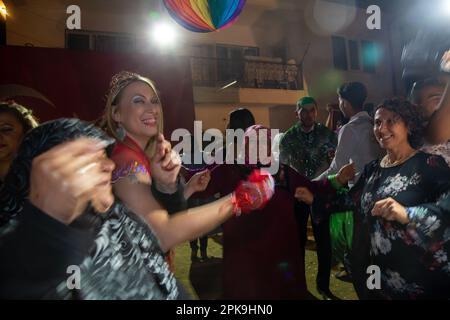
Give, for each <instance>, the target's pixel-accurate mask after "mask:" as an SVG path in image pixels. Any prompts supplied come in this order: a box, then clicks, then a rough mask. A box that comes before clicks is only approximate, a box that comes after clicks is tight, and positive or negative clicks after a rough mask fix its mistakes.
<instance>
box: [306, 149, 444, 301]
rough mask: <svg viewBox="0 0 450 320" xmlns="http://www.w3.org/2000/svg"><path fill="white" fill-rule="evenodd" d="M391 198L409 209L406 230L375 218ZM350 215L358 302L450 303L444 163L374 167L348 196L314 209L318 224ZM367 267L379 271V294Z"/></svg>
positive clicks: (425, 159)
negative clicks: (335, 216)
mask: <svg viewBox="0 0 450 320" xmlns="http://www.w3.org/2000/svg"><path fill="white" fill-rule="evenodd" d="M389 197H391V198H393V199H394V200H396V201H397V202H398V203H400V204H401V205H403V206H404V207H405V208H406V210H407V212H408V218H409V221H410V222H409V223H408V224H406V225H402V224H400V223H398V222H395V221H387V220H385V219H383V218H381V217H373V216H372V214H371V211H372V208H373V207H374V205H375V203H376V202H377V201H379V200H382V199H386V198H389ZM348 209H352V210H354V220H355V227H354V239H353V247H352V253H351V257H350V262H351V270H352V272H353V277H354V285H355V289H356V291H357V293H358V295H359V297H360V298H381V299H429V298H446V299H448V298H450V168H449V167H448V165H447V164H446V162H445V161H444V159H443V158H442V157H440V156H435V155H431V154H426V153H423V152H418V153H417V154H416V155H414V156H413V157H411V158H410V159H409V160H407V161H406V162H404V163H403V164H400V165H398V166H395V167H390V168H382V167H381V166H380V161H379V160H377V161H374V162H372V163H370V164H368V165H367V166H366V167H365V170H364V173H363V176H362V177H361V179H360V180H359V181H358V183H357V184H356V185H355V186H354V187H353V188H352V189H351V190H350V192H349V193H348V194H347V195H339V196H332V195H328V196H321V195H319V196H317V197H316V198H315V200H314V203H313V206H312V210H313V217H314V219H316V220H321V219H324V218H326V217H325V216H326V215H327V214H331V213H332V212H336V211H342V210H348ZM369 265H376V266H378V267H379V268H380V273H381V279H380V280H381V288H380V289H374V290H370V289H368V286H367V280H368V278H369V276H370V274H369V273H368V272H367V267H368V266H369Z"/></svg>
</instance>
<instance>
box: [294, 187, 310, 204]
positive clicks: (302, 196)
mask: <svg viewBox="0 0 450 320" xmlns="http://www.w3.org/2000/svg"><path fill="white" fill-rule="evenodd" d="M294 197H295V198H296V199H297V200H298V201H302V202H304V203H306V204H307V205H309V206H310V205H312V204H313V202H314V195H313V194H312V192H311V191H309V189H308V188H305V187H298V188H297V189H295V195H294Z"/></svg>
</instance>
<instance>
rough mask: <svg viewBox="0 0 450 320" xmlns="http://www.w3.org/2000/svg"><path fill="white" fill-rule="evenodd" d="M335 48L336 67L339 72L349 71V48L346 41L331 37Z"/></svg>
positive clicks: (334, 59)
mask: <svg viewBox="0 0 450 320" xmlns="http://www.w3.org/2000/svg"><path fill="white" fill-rule="evenodd" d="M331 41H332V46H333V61H334V67H335V68H336V69H339V70H347V69H348V64H347V48H346V45H345V39H344V38H342V37H331Z"/></svg>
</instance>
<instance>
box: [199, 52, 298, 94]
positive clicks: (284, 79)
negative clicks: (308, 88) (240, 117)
mask: <svg viewBox="0 0 450 320" xmlns="http://www.w3.org/2000/svg"><path fill="white" fill-rule="evenodd" d="M191 70H192V81H193V84H194V86H199V87H223V86H226V85H228V84H233V85H235V86H237V87H240V88H262V89H285V90H303V74H302V66H301V65H298V64H295V62H290V63H287V64H285V63H282V62H281V59H274V58H262V57H245V58H244V59H215V58H200V57H193V58H191Z"/></svg>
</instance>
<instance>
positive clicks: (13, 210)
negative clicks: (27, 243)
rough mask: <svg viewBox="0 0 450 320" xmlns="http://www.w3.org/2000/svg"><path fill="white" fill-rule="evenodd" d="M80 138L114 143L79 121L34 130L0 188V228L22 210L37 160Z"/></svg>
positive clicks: (69, 120)
mask: <svg viewBox="0 0 450 320" xmlns="http://www.w3.org/2000/svg"><path fill="white" fill-rule="evenodd" d="M81 137H89V138H96V139H99V140H106V141H107V142H108V143H113V142H114V140H113V139H111V138H110V137H108V136H107V135H106V134H105V133H104V132H103V131H102V130H100V129H99V128H97V127H95V126H94V125H93V124H90V123H87V122H84V121H81V120H78V119H58V120H54V121H50V122H46V123H44V124H42V125H40V126H39V127H37V128H35V129H33V130H31V131H30V132H29V133H28V134H27V135H26V136H25V138H24V140H23V142H22V144H21V146H20V148H19V151H18V153H17V156H16V158H15V159H14V161H13V163H12V164H11V167H10V170H9V172H8V174H7V175H6V177H5V181H4V183H3V185H2V186H1V187H0V226H2V225H4V224H5V223H6V222H8V221H9V220H10V219H11V218H12V217H14V216H15V215H17V214H18V213H19V212H20V211H21V210H22V206H23V203H24V201H25V199H26V197H27V196H28V192H29V189H30V172H31V164H32V161H33V159H34V158H35V157H37V156H39V155H40V154H42V153H44V152H46V151H48V150H50V149H51V148H53V147H55V146H57V145H59V144H61V143H63V142H66V141H70V140H74V139H77V138H81Z"/></svg>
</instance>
